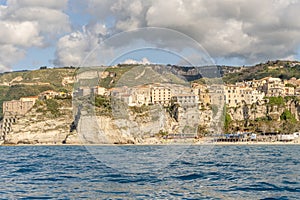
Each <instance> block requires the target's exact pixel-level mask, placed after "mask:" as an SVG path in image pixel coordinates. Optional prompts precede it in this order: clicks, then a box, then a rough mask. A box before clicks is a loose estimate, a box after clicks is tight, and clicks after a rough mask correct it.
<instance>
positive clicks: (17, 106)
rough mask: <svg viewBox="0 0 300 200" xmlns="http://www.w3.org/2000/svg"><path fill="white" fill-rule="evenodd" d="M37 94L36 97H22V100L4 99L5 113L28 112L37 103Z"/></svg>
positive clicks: (22, 113)
mask: <svg viewBox="0 0 300 200" xmlns="http://www.w3.org/2000/svg"><path fill="white" fill-rule="evenodd" d="M37 99H38V97H37V96H34V97H22V98H20V100H12V101H4V102H3V113H4V114H5V113H13V114H16V115H24V114H26V113H27V112H28V111H29V110H30V109H31V108H32V107H33V105H34V104H35V102H36V100H37Z"/></svg>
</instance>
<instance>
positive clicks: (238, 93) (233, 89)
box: [225, 85, 265, 107]
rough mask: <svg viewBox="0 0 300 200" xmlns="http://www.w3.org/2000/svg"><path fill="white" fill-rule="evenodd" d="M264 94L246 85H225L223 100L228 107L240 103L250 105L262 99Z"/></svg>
mask: <svg viewBox="0 0 300 200" xmlns="http://www.w3.org/2000/svg"><path fill="white" fill-rule="evenodd" d="M264 96H265V94H264V93H263V92H261V91H259V90H256V89H254V88H250V87H248V86H237V85H226V86H225V102H226V104H227V105H228V106H229V107H237V106H239V105H241V104H242V103H245V104H248V105H251V104H253V103H256V102H257V101H260V100H262V99H263V98H264Z"/></svg>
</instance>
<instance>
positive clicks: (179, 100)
mask: <svg viewBox="0 0 300 200" xmlns="http://www.w3.org/2000/svg"><path fill="white" fill-rule="evenodd" d="M172 103H175V104H178V105H179V106H197V105H198V96H196V95H194V94H181V95H176V96H173V97H172Z"/></svg>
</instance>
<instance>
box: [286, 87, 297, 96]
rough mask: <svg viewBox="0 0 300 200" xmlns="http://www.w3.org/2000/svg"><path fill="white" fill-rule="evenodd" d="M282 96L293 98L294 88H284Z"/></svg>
mask: <svg viewBox="0 0 300 200" xmlns="http://www.w3.org/2000/svg"><path fill="white" fill-rule="evenodd" d="M284 95H285V96H294V95H295V88H294V87H284Z"/></svg>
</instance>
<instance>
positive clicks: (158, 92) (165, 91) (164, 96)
mask: <svg viewBox="0 0 300 200" xmlns="http://www.w3.org/2000/svg"><path fill="white" fill-rule="evenodd" d="M171 96H172V95H171V88H169V87H164V86H152V87H151V103H152V104H161V105H165V106H167V105H169V104H170V101H171Z"/></svg>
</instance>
